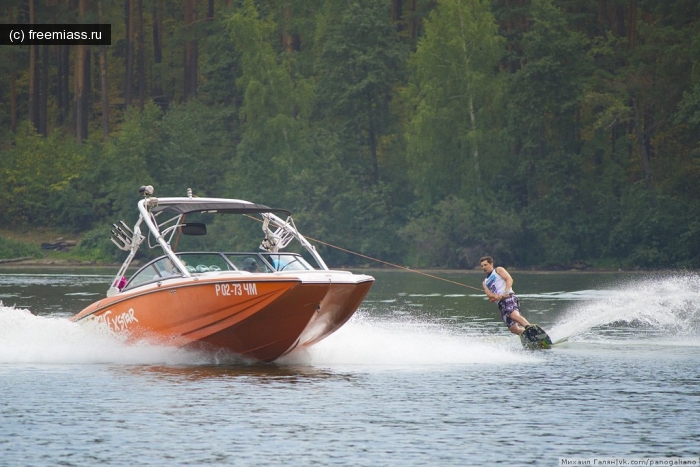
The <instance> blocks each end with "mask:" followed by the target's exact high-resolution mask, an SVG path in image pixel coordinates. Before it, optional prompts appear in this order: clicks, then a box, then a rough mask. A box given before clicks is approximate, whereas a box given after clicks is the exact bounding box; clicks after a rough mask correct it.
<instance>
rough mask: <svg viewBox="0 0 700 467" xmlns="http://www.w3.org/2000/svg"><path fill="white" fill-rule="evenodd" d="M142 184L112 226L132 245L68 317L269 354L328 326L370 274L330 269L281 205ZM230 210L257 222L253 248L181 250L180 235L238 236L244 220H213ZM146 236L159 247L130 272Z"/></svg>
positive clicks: (120, 240)
mask: <svg viewBox="0 0 700 467" xmlns="http://www.w3.org/2000/svg"><path fill="white" fill-rule="evenodd" d="M139 191H140V193H141V195H142V199H140V200H139V201H138V203H137V206H138V212H139V217H138V220H137V221H136V223H135V224H134V225H133V227H129V226H127V224H126V223H124V222H123V221H120V222H119V223H118V224H113V226H112V227H113V229H112V237H111V240H112V242H114V244H115V245H116V246H117V247H119V248H120V249H121V250H124V251H128V252H129V254H128V256H127V258H126V260H125V261H124V263H123V264H122V266H121V268H120V269H119V271H118V272H117V275H116V276H115V278H114V280H113V281H112V282H111V286H110V287H109V289H108V291H107V293H106V297H105V298H102V299H100V300H98V301H96V302H95V303H93V304H91V305H90V306H88V307H87V308H85V309H84V310H82V311H81V312H80V313H78V314H77V315H75V316H74V317H72V318H71V319H72V321H75V322H78V323H84V324H90V325H94V326H96V327H98V328H100V329H103V330H106V331H107V332H110V333H115V334H118V335H123V336H125V337H126V339H128V340H149V341H156V342H158V343H163V344H167V345H176V346H186V347H192V346H194V347H197V348H204V349H211V350H220V349H224V350H226V351H230V352H232V353H234V354H236V355H240V356H243V357H246V358H249V359H252V360H255V361H262V362H271V361H274V360H276V359H278V358H280V357H281V356H283V355H286V354H288V353H290V352H292V351H293V350H295V349H300V348H304V347H308V346H311V345H313V344H315V343H317V342H319V341H320V340H322V339H323V338H325V337H327V336H329V335H330V334H332V333H333V332H335V331H336V330H337V329H338V328H340V327H341V326H342V325H343V324H344V323H345V322H347V320H348V319H350V317H351V316H352V315H353V314H354V313H355V311H356V310H357V308H358V307H359V306H360V304H361V303H362V301H363V300H364V298H365V296H366V295H367V293H368V292H369V289H370V287H371V286H372V284H373V283H374V278H373V277H371V276H368V275H364V274H354V273H351V272H349V271H341V270H332V269H329V268H328V266H327V265H326V263H325V262H324V261H323V259H322V258H321V255H320V254H319V253H318V251H316V248H315V247H314V246H313V245H312V244H311V243H309V241H308V240H307V239H306V238H305V237H304V236H303V235H301V234H300V233H299V231H298V230H297V228H296V226H295V224H294V221H293V219H292V216H291V214H290V213H289V212H288V211H286V210H283V209H273V208H269V207H267V206H264V205H261V204H255V203H252V202H249V201H244V200H239V199H225V198H199V197H196V196H193V194H192V190H191V189H188V190H187V196H186V197H172V198H158V197H155V196H154V195H153V187H152V186H143V187H141V189H140V190H139ZM231 217H235V218H237V219H243V220H250V219H254V220H257V221H259V222H260V225H261V227H262V231H263V235H262V237H263V238H262V241H261V242H260V245H259V247H258V250H256V251H243V252H228V251H208V250H209V249H210V248H209V247H206V248H204V251H200V250H202V248H198V249H197V250H193V251H178V245H186V246H190V245H194V244H197V241H199V243H201V242H202V241H203V240H208V239H211V238H212V237H214V238H213V239H212V240H211V241H209V242H208V245H212V244H215V243H216V238H218V241H220V242H221V241H222V239H224V240H225V241H226V243H227V244H230V243H231V242H230V240H234V239H236V241H237V238H238V237H239V235H240V234H242V233H244V232H246V229H243V228H235V229H234V230H231V229H230V228H229V229H228V230H227V228H226V227H223V225H225V223H222V222H219V221H220V219H219V218H231ZM216 230H218V231H219V234H218V237H216V232H215V231H216ZM247 230H248V232H250V229H247ZM203 235H206V236H207V237H206V238H202V236H203ZM292 242H294V243H292ZM255 244H257V241H255V243H254V245H255ZM146 245H147V246H148V248H149V249H155V250H157V253H155V254H156V255H157V254H160V253H162V254H161V255H160V256H158V257H156V258H154V259H152V260H150V261H148V262H147V263H146V264H144V265H143V266H142V267H141V268H139V269H138V270H137V271H136V272H135V273H134V274H132V275H131V276H130V277H127V271H128V270H129V266H130V265H131V264H132V261H133V260H134V258H135V257H136V254H137V252H138V251H139V250H140V249H142V248H145V246H146ZM251 249H253V250H254V249H255V248H254V247H253V248H251ZM217 250H218V248H217ZM152 256H153V255H151V257H152ZM313 263H315V265H312V264H313Z"/></svg>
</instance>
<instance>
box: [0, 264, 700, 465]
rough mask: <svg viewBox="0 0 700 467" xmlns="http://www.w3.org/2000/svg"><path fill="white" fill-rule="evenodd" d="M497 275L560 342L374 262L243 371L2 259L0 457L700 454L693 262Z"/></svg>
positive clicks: (397, 459) (95, 284)
mask: <svg viewBox="0 0 700 467" xmlns="http://www.w3.org/2000/svg"><path fill="white" fill-rule="evenodd" d="M511 272H512V274H513V276H514V279H515V286H514V288H515V291H516V292H517V293H518V295H519V296H520V299H521V307H522V309H523V313H524V315H525V316H526V317H527V318H528V319H529V320H530V321H531V322H536V323H538V324H540V325H541V326H543V327H544V328H545V329H547V330H548V331H550V335H551V336H552V338H553V339H554V340H558V339H564V338H568V341H566V342H564V343H562V344H560V345H557V346H556V347H555V348H554V349H552V350H549V351H524V350H522V349H521V347H520V343H519V340H518V338H517V337H515V336H513V335H511V334H510V333H509V332H508V331H507V329H506V327H505V325H503V323H501V322H500V318H499V316H498V312H497V308H496V306H495V305H493V304H490V303H489V302H488V301H486V300H485V299H484V297H483V295H482V294H480V293H478V292H476V291H474V290H471V289H467V288H464V287H461V286H459V285H456V284H452V283H448V282H443V281H439V280H436V279H431V278H427V277H423V276H420V275H418V274H412V273H408V272H400V271H399V272H377V273H374V275H375V277H376V279H377V282H376V283H375V285H374V287H373V289H372V290H371V292H370V294H369V296H368V297H367V299H366V301H365V302H364V303H363V305H362V307H361V309H360V310H359V312H358V313H357V314H356V315H355V316H354V317H353V318H352V319H351V320H350V321H349V322H348V323H347V324H346V325H345V326H344V327H343V328H342V329H341V330H340V331H338V332H337V333H336V334H334V335H332V336H331V337H329V338H328V339H326V340H325V341H323V342H321V343H319V344H318V345H317V346H315V347H313V348H312V349H310V350H308V351H306V352H304V353H300V354H293V355H291V356H289V357H288V358H286V359H284V360H282V361H279V362H277V363H275V364H269V365H246V364H241V363H236V362H234V361H225V360H223V361H222V360H220V359H219V358H218V357H217V356H216V355H210V354H202V353H196V352H187V351H183V350H180V349H176V348H168V347H158V346H154V345H149V344H147V343H142V344H138V345H127V344H125V343H123V342H121V341H119V340H116V339H114V338H111V337H108V336H104V335H101V334H94V333H91V331H90V330H88V329H86V328H84V327H81V326H79V325H77V324H73V323H71V322H69V321H68V317H69V316H71V315H72V314H73V313H75V312H77V311H79V310H80V309H82V308H83V307H85V306H87V305H88V304H89V303H91V302H92V301H94V300H96V299H97V298H99V297H100V296H101V295H103V294H104V292H105V291H106V288H107V285H108V284H109V282H110V280H111V279H112V276H111V275H110V274H109V273H107V272H101V271H86V270H81V271H64V272H45V273H36V272H32V271H28V272H26V273H16V271H12V270H10V269H7V268H5V269H3V270H0V300H2V302H3V305H2V306H0V465H3V466H4V465H138V464H141V465H313V464H315V465H421V466H422V465H496V464H501V465H552V466H554V465H575V464H567V462H591V463H592V464H591V465H602V464H600V461H611V460H617V461H618V462H620V461H624V462H628V463H627V464H618V465H633V464H632V463H629V462H633V463H636V462H637V461H639V460H644V461H645V462H647V461H649V459H653V460H657V461H662V462H665V464H656V465H673V464H672V463H671V462H672V461H673V460H678V461H679V462H690V463H689V464H683V465H699V464H698V462H699V461H698V456H699V455H700V324H698V318H700V275H698V274H696V273H681V272H675V273H659V274H649V275H643V274H581V273H578V274H577V273H552V274H544V273H540V274H536V273H526V272H516V271H511ZM440 275H441V276H442V277H445V278H448V279H450V280H453V281H456V282H460V283H464V284H468V285H471V286H476V287H479V283H480V281H481V279H482V275H481V274H480V273H478V274H477V273H474V272H468V273H467V272H462V273H458V272H454V273H441V274H440ZM26 310H31V311H32V312H33V313H34V314H31V313H29V312H28V311H26ZM594 461H596V462H599V463H597V464H595V463H593V462H594ZM645 465H654V464H649V463H647V464H645ZM676 465H678V464H676Z"/></svg>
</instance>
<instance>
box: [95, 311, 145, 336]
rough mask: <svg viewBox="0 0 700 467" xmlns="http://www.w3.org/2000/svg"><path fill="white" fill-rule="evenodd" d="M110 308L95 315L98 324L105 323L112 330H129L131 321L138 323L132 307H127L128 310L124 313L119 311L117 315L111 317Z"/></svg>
mask: <svg viewBox="0 0 700 467" xmlns="http://www.w3.org/2000/svg"><path fill="white" fill-rule="evenodd" d="M111 314H112V310H107V311H105V312H104V313H102V314H101V315H100V316H98V317H97V324H98V325H105V326H107V327H108V328H109V330H110V331H113V332H124V331H128V330H129V325H130V324H131V323H138V322H139V320H138V319H136V316H134V309H133V308H129V311H125V312H124V313H119V314H118V315H117V316H115V317H114V318H112V317H111V316H110V315H111Z"/></svg>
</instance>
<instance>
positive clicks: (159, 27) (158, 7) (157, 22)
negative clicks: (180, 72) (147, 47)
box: [151, 0, 163, 98]
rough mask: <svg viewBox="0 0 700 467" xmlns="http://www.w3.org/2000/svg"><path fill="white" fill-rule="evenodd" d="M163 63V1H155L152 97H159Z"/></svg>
mask: <svg viewBox="0 0 700 467" xmlns="http://www.w3.org/2000/svg"><path fill="white" fill-rule="evenodd" d="M162 61H163V0H155V2H154V5H153V63H154V66H153V78H152V82H153V90H152V91H151V92H152V95H153V97H156V98H158V97H161V96H162V95H163V88H162V87H161V77H160V64H161V62H162Z"/></svg>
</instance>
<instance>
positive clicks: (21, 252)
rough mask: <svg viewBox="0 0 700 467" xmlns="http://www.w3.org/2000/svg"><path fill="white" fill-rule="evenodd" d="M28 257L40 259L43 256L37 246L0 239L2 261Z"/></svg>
mask: <svg viewBox="0 0 700 467" xmlns="http://www.w3.org/2000/svg"><path fill="white" fill-rule="evenodd" d="M28 256H33V257H34V258H40V257H41V256H42V255H41V250H40V249H39V247H37V246H36V245H31V244H28V243H24V242H18V241H16V240H12V239H9V238H3V237H0V259H14V258H25V257H28Z"/></svg>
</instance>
